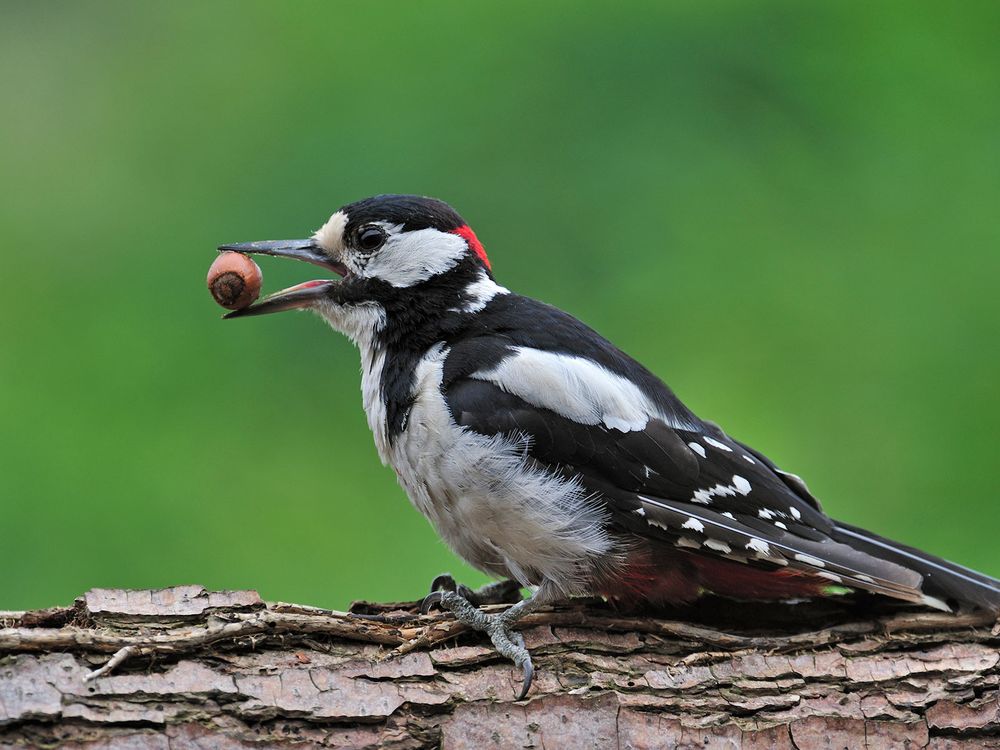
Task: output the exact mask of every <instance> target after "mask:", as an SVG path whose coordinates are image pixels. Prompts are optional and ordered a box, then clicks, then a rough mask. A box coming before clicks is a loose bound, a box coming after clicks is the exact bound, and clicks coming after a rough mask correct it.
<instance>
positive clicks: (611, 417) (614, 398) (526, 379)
mask: <svg viewBox="0 0 1000 750" xmlns="http://www.w3.org/2000/svg"><path fill="white" fill-rule="evenodd" d="M513 351H514V354H513V355H511V356H508V357H506V358H505V359H504V360H503V361H502V362H500V363H499V364H498V365H497V366H496V367H493V368H491V369H489V370H479V371H478V372H475V373H473V374H472V376H471V377H473V378H476V379H478V380H485V381H488V382H490V383H493V384H494V385H497V386H499V387H500V388H502V389H503V390H505V391H506V392H507V393H511V394H513V395H515V396H517V397H518V398H522V399H524V400H525V401H527V402H528V403H529V404H531V405H532V406H537V407H539V408H542V409H550V410H551V411H554V412H555V413H556V414H558V415H560V416H562V417H565V418H567V419H572V420H573V421H574V422H578V423H580V424H587V425H598V424H603V425H604V426H605V427H607V428H609V429H614V430H621V431H622V432H633V431H637V430H641V429H643V428H644V427H645V426H646V424H647V423H648V422H649V420H650V418H658V419H662V420H663V421H664V422H666V423H667V424H668V425H670V426H671V427H681V426H680V425H677V424H676V423H675V422H676V420H672V419H669V418H667V416H666V415H665V414H662V413H660V411H659V409H657V408H656V406H655V405H654V404H653V402H652V401H651V400H650V399H649V398H648V397H647V396H646V394H644V393H643V392H642V391H641V390H640V389H639V387H638V386H637V385H636V384H635V383H633V382H632V381H630V380H628V379H626V378H623V377H621V376H620V375H616V374H615V373H613V372H611V371H610V370H608V369H607V368H605V367H602V366H601V365H599V364H597V363H596V362H593V361H591V360H589V359H585V358H583V357H576V356H573V355H570V354H560V353H557V352H547V351H543V350H541V349H532V348H530V347H525V346H518V347H514V348H513Z"/></svg>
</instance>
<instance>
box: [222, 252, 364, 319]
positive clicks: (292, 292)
mask: <svg viewBox="0 0 1000 750" xmlns="http://www.w3.org/2000/svg"><path fill="white" fill-rule="evenodd" d="M219 252H236V253H244V254H246V255H275V256H279V257H282V258H295V259H296V260H303V261H305V262H306V263H312V264H314V265H317V266H322V267H323V268H327V269H329V270H331V271H333V272H334V273H336V274H337V275H339V276H345V275H346V274H347V269H346V268H345V267H344V265H343V264H342V263H338V262H336V261H335V260H333V259H332V258H330V256H329V255H327V254H326V253H324V252H323V250H322V249H321V248H320V247H319V245H317V244H316V241H315V240H312V239H309V240H267V241H264V242H243V243H240V244H236V245H220V246H219ZM336 283H337V282H336V281H333V280H331V279H318V280H316V281H306V282H305V283H302V284H296V285H295V286H292V287H289V288H288V289H282V290H281V291H280V292H275V293H274V294H271V295H269V296H267V297H265V298H264V299H262V300H261V301H260V302H258V303H257V304H255V305H251V306H250V307H244V308H243V309H242V310H233V312H231V313H229V314H227V315H225V316H223V317H225V318H242V317H246V316H249V315H266V314H268V313H275V312H281V311H282V310H295V309H297V308H302V307H309V306H310V305H312V304H313V303H314V302H316V301H317V300H320V299H322V298H323V297H325V296H326V294H327V292H328V291H329V290H330V289H331V288H332V287H333V286H334V285H335V284H336Z"/></svg>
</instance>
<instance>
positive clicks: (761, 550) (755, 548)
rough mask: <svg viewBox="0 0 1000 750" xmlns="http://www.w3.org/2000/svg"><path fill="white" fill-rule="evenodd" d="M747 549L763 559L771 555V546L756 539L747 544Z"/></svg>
mask: <svg viewBox="0 0 1000 750" xmlns="http://www.w3.org/2000/svg"><path fill="white" fill-rule="evenodd" d="M747 549H748V550H750V551H751V552H756V553H757V554H758V555H764V556H765V557H767V556H769V555H770V554H771V546H770V545H769V544H768V543H767V542H765V541H764V540H763V539H757V538H756V537H755V538H753V539H751V540H750V541H749V542H747Z"/></svg>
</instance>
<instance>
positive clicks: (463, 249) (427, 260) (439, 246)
mask: <svg viewBox="0 0 1000 750" xmlns="http://www.w3.org/2000/svg"><path fill="white" fill-rule="evenodd" d="M386 229H387V230H388V231H389V239H388V240H387V241H386V243H385V245H383V246H382V248H381V249H380V250H377V251H376V252H375V254H374V255H372V256H371V258H370V259H369V260H368V263H367V264H365V266H364V270H362V271H361V274H362V275H364V276H366V277H369V278H376V279H381V280H382V281H385V282H386V283H388V284H391V285H392V286H394V287H409V286H414V285H416V284H419V283H420V282H422V281H427V279H429V278H431V277H432V276H437V275H439V274H442V273H445V272H446V271H448V270H450V269H452V268H454V267H455V265H456V264H457V263H458V262H459V261H460V260H461V259H462V257H463V256H465V254H466V253H468V251H469V246H468V245H467V244H466V242H465V239H464V238H462V237H460V236H459V235H457V234H452V233H451V232H441V231H439V230H437V229H430V228H428V229H416V230H413V231H412V232H403V231H399V228H398V227H396V226H387V227H386Z"/></svg>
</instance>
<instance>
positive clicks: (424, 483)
mask: <svg viewBox="0 0 1000 750" xmlns="http://www.w3.org/2000/svg"><path fill="white" fill-rule="evenodd" d="M434 395H435V394H433V393H432V395H430V396H428V397H425V398H420V399H418V400H417V401H416V402H415V403H414V405H413V407H412V410H411V412H410V415H409V419H408V423H407V428H406V430H405V431H404V432H403V433H401V434H400V435H398V436H397V437H396V439H395V441H393V442H392V443H391V445H387V450H386V455H384V456H383V458H385V459H386V460H387V463H389V464H391V465H392V467H393V468H394V469H395V471H396V474H397V476H398V477H399V481H400V484H401V485H402V486H403V488H404V489H405V490H406V492H407V495H408V496H409V498H410V500H411V501H412V502H413V504H414V505H415V506H416V507H417V508H418V509H419V510H420V511H421V512H422V513H423V514H424V515H425V516H426V517H427V518H428V519H429V520H430V522H431V523H432V524H433V526H434V527H435V529H436V530H437V532H438V533H439V534H440V536H441V537H442V539H443V540H444V541H445V542H446V543H447V544H448V545H449V546H450V547H451V548H452V549H453V550H454V551H455V552H456V553H457V554H458V555H459V556H461V557H462V558H463V559H465V560H466V561H468V562H469V563H470V564H471V565H473V566H474V567H476V568H478V569H480V570H482V571H484V572H486V573H489V574H491V575H495V576H508V577H511V578H516V579H518V580H519V581H520V582H521V583H522V584H524V585H534V584H538V583H540V582H541V581H542V580H544V579H549V580H551V581H553V582H554V583H555V584H557V585H558V586H559V587H560V588H561V589H562V590H563V592H564V593H565V594H567V595H570V594H582V593H589V582H590V580H591V579H592V578H593V575H594V570H595V567H596V566H598V565H599V564H600V562H602V561H606V560H608V559H609V556H612V555H613V552H614V551H613V549H612V548H613V543H612V541H611V539H610V537H609V535H608V533H607V531H606V518H605V515H604V512H603V509H602V508H601V507H600V506H599V505H598V504H597V503H595V502H594V501H593V499H591V498H589V497H588V496H587V495H586V493H585V492H584V491H583V490H582V488H581V487H580V486H579V484H578V483H577V482H575V481H571V480H567V479H565V478H563V477H559V476H556V475H555V474H553V473H551V472H550V471H548V470H547V469H545V468H544V467H540V466H538V465H537V464H535V463H534V462H532V461H531V460H530V459H529V458H528V457H527V452H526V450H525V448H526V446H525V445H523V444H515V443H513V442H511V441H508V440H506V439H504V438H501V437H487V436H484V435H480V434H478V433H475V432H472V431H470V430H467V429H465V428H462V427H459V426H457V425H456V424H455V423H454V422H453V421H452V420H451V416H450V413H449V412H448V410H447V406H446V404H445V403H444V400H443V398H441V397H440V396H439V395H437V396H436V398H435V397H434Z"/></svg>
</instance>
